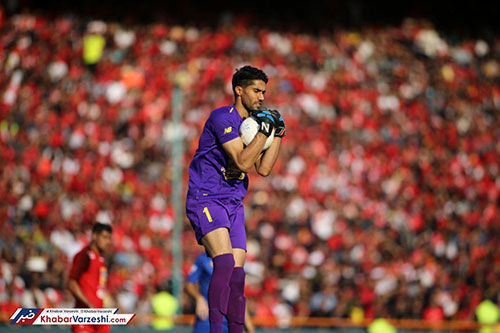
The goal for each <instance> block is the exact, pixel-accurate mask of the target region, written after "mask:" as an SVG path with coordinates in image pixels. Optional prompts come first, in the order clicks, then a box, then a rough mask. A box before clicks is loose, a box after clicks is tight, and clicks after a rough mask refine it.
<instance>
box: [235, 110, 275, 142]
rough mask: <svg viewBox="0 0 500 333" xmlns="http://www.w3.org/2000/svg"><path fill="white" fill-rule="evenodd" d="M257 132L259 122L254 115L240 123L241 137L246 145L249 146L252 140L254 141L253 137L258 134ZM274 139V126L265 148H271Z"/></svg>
mask: <svg viewBox="0 0 500 333" xmlns="http://www.w3.org/2000/svg"><path fill="white" fill-rule="evenodd" d="M257 132H259V123H258V122H257V121H256V120H255V119H254V118H253V117H248V118H247V119H245V120H243V122H242V123H241V125H240V137H241V139H242V140H243V143H244V144H245V146H248V145H249V144H250V142H252V140H253V138H255V136H256V135H257ZM273 140H274V128H273V131H272V132H271V135H269V137H268V138H267V140H266V143H265V144H264V148H263V150H266V149H267V148H269V146H271V143H273Z"/></svg>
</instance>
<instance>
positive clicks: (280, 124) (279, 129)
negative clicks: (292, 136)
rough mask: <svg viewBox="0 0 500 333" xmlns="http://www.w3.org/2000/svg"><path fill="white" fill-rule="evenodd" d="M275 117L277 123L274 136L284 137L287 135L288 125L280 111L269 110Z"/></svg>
mask: <svg viewBox="0 0 500 333" xmlns="http://www.w3.org/2000/svg"><path fill="white" fill-rule="evenodd" d="M269 111H270V112H271V114H272V116H273V118H274V122H275V123H276V130H275V131H274V136H277V137H278V138H282V137H284V136H285V132H286V126H285V121H284V120H283V117H282V116H281V114H280V113H279V111H278V110H269Z"/></svg>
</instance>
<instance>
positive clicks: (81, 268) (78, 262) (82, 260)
mask: <svg viewBox="0 0 500 333" xmlns="http://www.w3.org/2000/svg"><path fill="white" fill-rule="evenodd" d="M89 265H90V258H89V255H88V252H87V251H80V252H78V253H77V254H76V255H75V258H74V259H73V265H72V266H71V271H70V273H69V278H70V279H73V280H78V279H79V278H80V276H81V275H82V274H83V273H84V272H86V271H87V270H88V268H89Z"/></svg>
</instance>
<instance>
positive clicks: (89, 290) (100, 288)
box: [69, 246, 108, 308]
mask: <svg viewBox="0 0 500 333" xmlns="http://www.w3.org/2000/svg"><path fill="white" fill-rule="evenodd" d="M69 277H70V279H74V280H75V281H77V282H78V285H79V286H80V289H81V290H82V293H83V294H84V295H85V296H86V297H87V298H88V300H89V301H90V302H92V304H94V307H96V308H102V307H103V298H104V292H105V290H106V283H107V280H108V269H107V268H106V263H105V261H104V258H103V257H102V256H101V255H99V254H97V253H96V252H94V251H92V250H91V249H90V247H88V246H87V247H84V248H83V249H82V250H81V251H80V252H78V253H77V254H76V255H75V258H74V259H73V266H72V267H71V272H70V273H69ZM75 307H77V308H84V307H86V306H85V304H83V303H81V302H80V301H78V300H77V301H76V304H75Z"/></svg>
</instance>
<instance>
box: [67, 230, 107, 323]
mask: <svg viewBox="0 0 500 333" xmlns="http://www.w3.org/2000/svg"><path fill="white" fill-rule="evenodd" d="M112 232H113V229H112V228H111V226H110V225H108V224H102V223H96V224H95V225H94V226H93V227H92V240H91V241H90V244H89V245H88V246H86V247H84V248H83V249H82V250H81V251H80V252H78V253H77V254H76V255H75V258H74V259H73V266H72V267H71V271H70V273H69V282H68V289H69V290H70V291H71V293H72V294H73V296H74V297H75V299H76V304H75V307H76V308H102V307H103V297H104V293H105V290H106V282H107V279H108V270H107V268H106V262H105V260H104V257H103V254H104V253H105V252H106V250H107V249H108V247H109V245H110V244H111V234H112ZM110 330H111V328H110V326H109V325H74V326H73V333H83V332H89V333H93V332H96V333H97V332H98V333H105V332H109V331H110Z"/></svg>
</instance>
